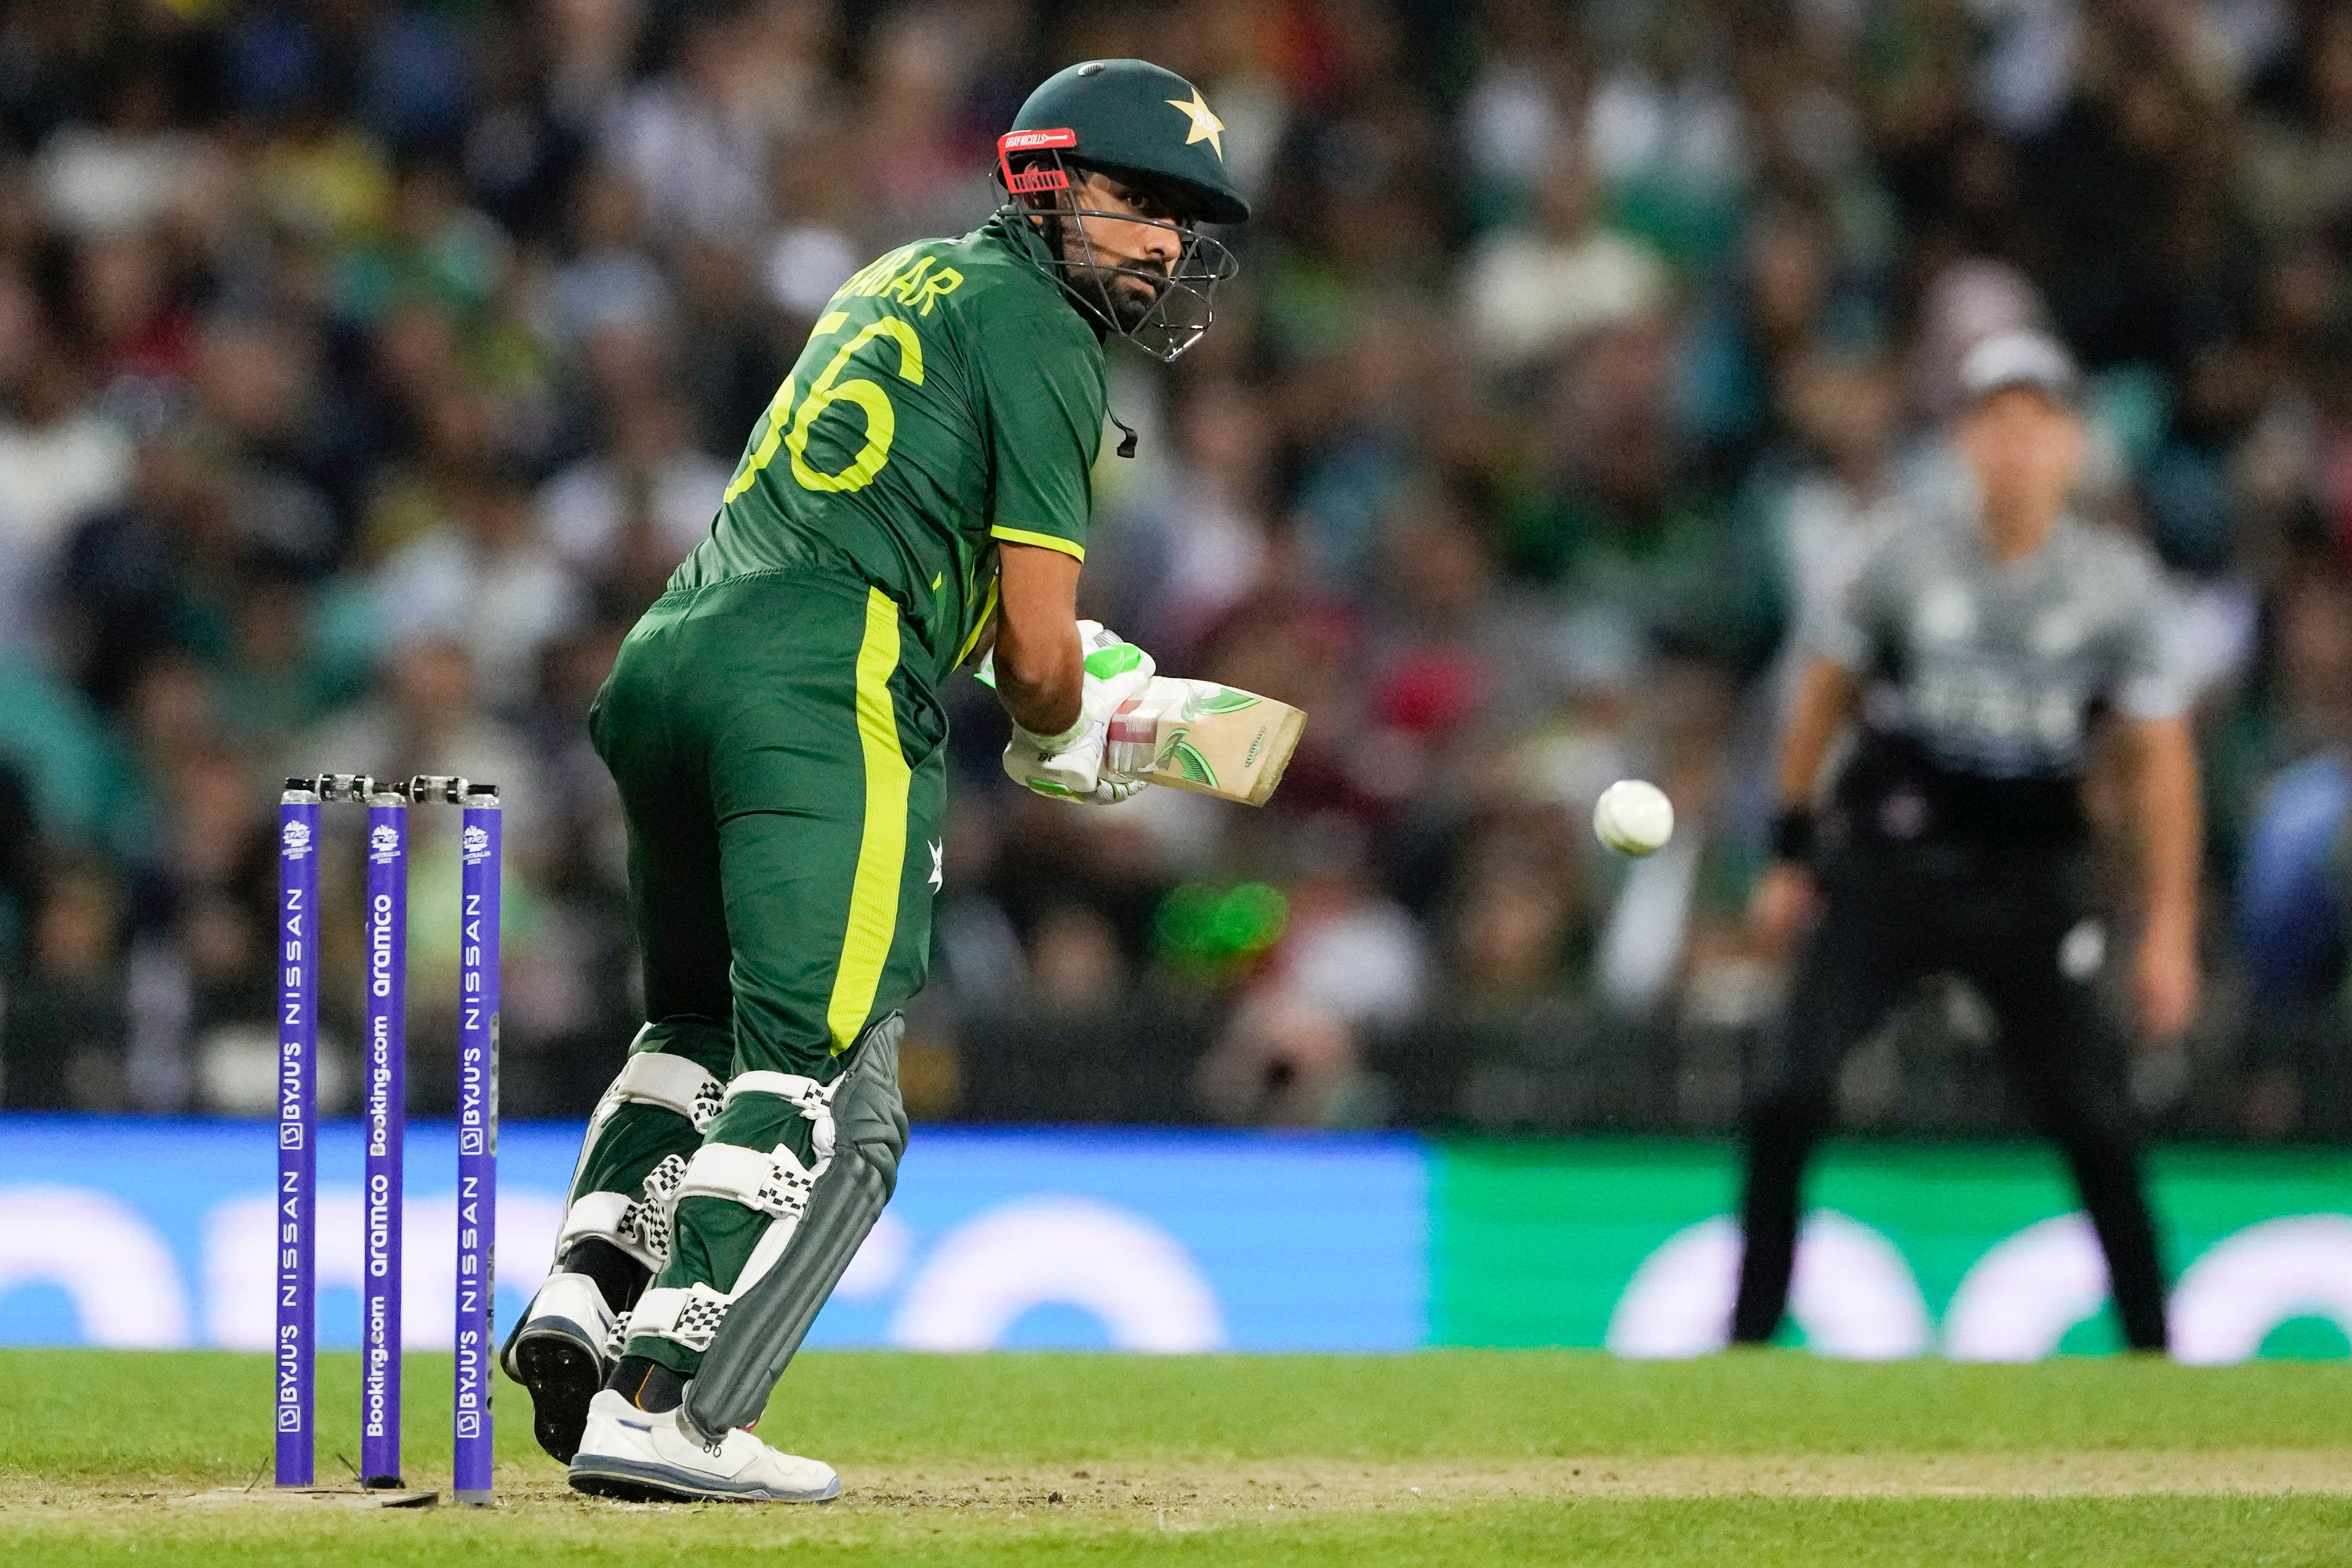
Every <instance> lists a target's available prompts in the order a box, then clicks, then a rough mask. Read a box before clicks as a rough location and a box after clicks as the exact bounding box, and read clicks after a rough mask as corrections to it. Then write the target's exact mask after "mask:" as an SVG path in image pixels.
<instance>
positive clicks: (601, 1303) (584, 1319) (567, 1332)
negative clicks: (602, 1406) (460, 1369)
mask: <svg viewBox="0 0 2352 1568" xmlns="http://www.w3.org/2000/svg"><path fill="white" fill-rule="evenodd" d="M613 1324H614V1317H613V1309H612V1308H611V1307H610V1306H608V1305H606V1304H605V1300H604V1291H602V1290H600V1289H597V1287H596V1281H595V1280H593V1279H590V1278H589V1277H588V1276H587V1275H585V1274H572V1273H568V1272H565V1271H562V1270H560V1269H559V1270H558V1271H557V1272H555V1273H553V1274H551V1275H549V1276H548V1277H547V1283H546V1284H544V1285H541V1287H540V1288H539V1294H538V1295H536V1296H533V1297H532V1298H531V1299H530V1309H529V1310H526V1311H525V1312H524V1313H523V1315H522V1321H520V1322H519V1323H517V1324H516V1325H515V1328H514V1332H513V1333H511V1334H509V1335H508V1336H507V1343H506V1349H505V1350H504V1351H503V1352H500V1354H499V1362H500V1363H501V1364H503V1365H504V1366H505V1367H506V1369H507V1375H508V1376H509V1377H510V1378H513V1379H514V1380H515V1381H516V1382H517V1383H520V1384H522V1385H523V1387H524V1388H525V1389H527V1390H529V1391H530V1409H531V1434H532V1436H536V1437H537V1438H538V1439H539V1446H540V1447H542V1448H544V1449H546V1450H547V1452H548V1454H549V1456H550V1457H551V1458H554V1459H556V1460H557V1461H558V1462H560V1463H562V1464H567V1465H568V1464H570V1463H571V1462H572V1455H573V1454H576V1453H578V1452H579V1451H580V1433H581V1429H582V1428H583V1427H584V1426H587V1424H588V1402H589V1401H590V1400H592V1399H593V1398H595V1397H596V1391H597V1390H598V1389H600V1388H602V1387H604V1377H605V1374H606V1373H609V1372H610V1371H611V1370H612V1363H611V1361H610V1360H609V1358H608V1357H607V1354H606V1351H607V1348H608V1346H609V1343H610V1342H611V1340H612V1336H613Z"/></svg>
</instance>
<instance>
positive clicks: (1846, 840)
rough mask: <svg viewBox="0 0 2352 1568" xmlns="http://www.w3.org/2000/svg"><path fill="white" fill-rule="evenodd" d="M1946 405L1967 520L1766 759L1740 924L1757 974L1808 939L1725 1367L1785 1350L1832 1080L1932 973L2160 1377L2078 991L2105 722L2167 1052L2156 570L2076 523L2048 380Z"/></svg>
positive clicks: (2098, 1060)
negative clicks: (1987, 1039) (1751, 883)
mask: <svg viewBox="0 0 2352 1568" xmlns="http://www.w3.org/2000/svg"><path fill="white" fill-rule="evenodd" d="M1961 380H1962V383H1963V385H1964V387H1965V389H1966V391H1967V393H1968V395H1969V406H1968V407H1967V409H1966V411H1965V412H1964V413H1963V415H1962V416H1961V418H1960V420H1959V424H1958V431H1957V435H1958V448H1959V451H1960V453H1961V455H1962V456H1963V458H1965V459H1966V466H1967V468H1968V471H1969V475H1970V476H1971V477H1972V479H1973V480H1974V484H1973V487H1972V493H1971V494H1970V497H1969V503H1968V504H1967V505H1966V506H1965V507H1963V508H1962V509H1961V510H1960V515H1956V516H1934V517H1923V518H1920V519H1918V520H1916V521H1913V522H1911V523H1909V524H1907V525H1906V526H1903V527H1901V528H1898V529H1897V530H1896V531H1895V533H1894V534H1893V535H1892V536H1891V537H1889V538H1888V539H1886V540H1885V542H1883V543H1881V544H1880V545H1879V546H1878V547H1877V549H1876V550H1875V551H1874V552H1873V554H1872V555H1871V557H1870V559H1869V560H1868V562H1867V563H1866V564H1865V565H1864V568H1863V570H1862V572H1861V574H1860V575H1859V577H1858V578H1857V579H1856V581H1855V583H1854V584H1853V588H1852V590H1851V592H1850V594H1849V595H1848V597H1847V600H1846V603H1845V605H1844V608H1843V612H1842V613H1840V614H1837V615H1834V616H1831V617H1829V620H1828V624H1826V625H1822V626H1815V627H1812V628H1811V630H1810V635H1811V642H1812V647H1813V649H1814V654H1815V657H1814V658H1813V660H1812V663H1811V668H1809V669H1808V670H1807V671H1806V673H1805V675H1804V678H1803V681H1802V684H1801V689H1800V691H1799V694H1798V699H1797V703H1796V708H1795V711H1794V713H1793V715H1792V717H1791V719H1790V726H1789V733H1788V737H1787V741H1786V742H1785V745H1784V748H1783V751H1782V753H1781V759H1780V786H1779V787H1780V805H1781V809H1780V817H1779V822H1778V826H1777V829H1776V832H1775V842H1774V858H1775V865H1774V867H1773V868H1772V870H1771V871H1770V872H1769V874H1768V875H1767V876H1766V878H1765V879H1764V880H1763V881H1762V882H1761V883H1760V884H1759V887H1758V889H1757V893H1756V904H1755V912H1756V916H1757V921H1758V923H1759V928H1760V935H1761V937H1762V939H1763V941H1764V942H1765V944H1766V946H1767V947H1768V949H1771V950H1784V949H1785V948H1786V946H1787V945H1788V943H1789V942H1790V940H1791V938H1792V937H1793V936H1794V935H1795V933H1796V931H1797V930H1798V928H1799V926H1800V925H1801V923H1802V922H1803V921H1805V920H1806V919H1807V918H1808V917H1809V916H1811V915H1813V914H1816V913H1817V914H1818V917H1819V918H1818V921H1817V923H1815V924H1814V925H1813V926H1812V928H1811V933H1810V935H1809V936H1807V937H1806V939H1805V948H1804V952H1803V955H1802V957H1801V961H1800V963H1799V965H1798V968H1797V971H1796V980H1795V984H1794V990H1793V992H1792V994H1791V996H1790V1005H1789V1008H1788V1016H1787V1018H1786V1020H1785V1023H1784V1025H1783V1027H1782V1029H1781V1031H1780V1046H1781V1049H1780V1061H1779V1062H1778V1063H1777V1070H1775V1071H1769V1072H1768V1073H1767V1074H1766V1075H1765V1079H1764V1082H1763V1085H1762V1092H1761V1093H1760V1094H1759V1095H1757V1096H1756V1097H1755V1099H1754V1100H1753V1103H1752V1107H1751V1110H1750V1116H1749V1127H1748V1188H1747V1199H1746V1209H1745V1224H1746V1234H1747V1250H1746V1254H1745V1257H1744V1259H1743V1261H1742V1264H1741V1268H1740V1276H1739V1296H1738V1305H1737V1306H1736V1307H1735V1309H1734V1311H1733V1318H1732V1325H1731V1337H1732V1340H1733V1342H1735V1343H1743V1344H1760V1343H1763V1342H1767V1341H1769V1340H1770V1339H1771V1337H1772V1335H1773V1333H1774V1332H1775V1331H1776V1330H1777V1329H1778V1328H1779V1326H1780V1320H1781V1316H1782V1314H1783V1312H1784V1310H1786V1307H1787V1304H1788V1299H1789V1282H1790V1272H1791V1269H1792V1267H1793V1263H1794V1259H1795V1255H1796V1244H1797V1221H1798V1213H1799V1191H1800V1187H1801V1183H1802V1179H1803V1175H1804V1169H1805V1163H1806V1161H1807V1159H1808V1158H1809V1157H1810V1155H1811V1152H1812V1151H1813V1148H1814V1145H1815V1144H1816V1143H1818V1142H1820V1140H1821V1138H1822V1135H1823V1134H1824V1133H1825V1132H1826V1131H1828V1130H1829V1127H1830V1124H1831V1121H1832V1103H1833V1099H1834V1095H1835V1089H1836V1082H1837V1074H1838V1068H1839V1067H1840V1065H1841V1064H1842V1063H1843V1061H1844V1059H1845V1058H1846V1055H1847V1053H1848V1052H1850V1051H1851V1050H1852V1049H1853V1047H1855V1046H1856V1045H1858V1044H1860V1043H1861V1042H1862V1041H1863V1040H1864V1038H1865V1037H1868V1036H1869V1035H1870V1034H1871V1033H1872V1032H1873V1031H1874V1029H1876V1028H1877V1027H1878V1026H1879V1025H1880V1024H1881V1023H1883V1022H1884V1021H1885V1017H1886V1016H1887V1014H1888V1011H1889V1010H1890V1008H1891V1007H1892V1006H1893V1005H1895V1004H1896V1003H1898V1002H1899V1001H1901V1000H1902V999H1903V997H1904V995H1905V994H1906V992H1907V991H1909V990H1910V989H1911V988H1912V987H1913V986H1914V985H1916V984H1917V983H1918V982H1919V981H1920V980H1922V979H1923V978H1925V977H1927V975H1930V974H1934V973H1942V972H1947V971H1950V972H1957V973H1959V974H1961V975H1963V976H1965V977H1966V978H1967V979H1969V981H1970V982H1972V983H1973V984H1975V985H1976V987H1977V988H1978V989H1979V992H1980V993H1981V994H1982V995H1983V997H1984V1000H1985V1001H1986V1003H1987V1004H1989V1005H1990V1008H1991V1010H1992V1013H1993V1016H1994V1018H1995V1019H1996V1020H1997V1022H1998V1024H1999V1026H2000V1055H2001V1059H2002V1063H2003V1066H2004V1067H2005V1068H2006V1069H2007V1072H2008V1077H2009V1080H2010V1082H2011V1085H2012V1087H2013V1089H2014V1090H2015V1092H2016V1093H2017V1094H2018V1095H2019V1097H2020V1099H2021V1104H2022V1107H2023V1109H2024V1110H2026V1111H2027V1112H2028V1113H2029V1114H2031V1115H2032V1117H2033V1118H2034V1120H2035V1121H2037V1122H2039V1123H2040V1124H2041V1125H2042V1127H2044V1128H2045V1129H2047V1131H2049V1132H2050V1134H2051V1135H2052V1136H2053V1137H2054V1138H2055V1139H2056V1140H2057V1141H2058V1143H2059V1145H2060V1147H2061V1148H2063V1150H2064V1151H2065V1154H2066V1159H2067V1162H2068V1163H2069V1164H2070V1165H2071V1166H2072V1167H2073V1171H2074V1181H2075V1184H2076V1185H2077V1186H2078V1187H2079V1188H2080V1189H2081V1192H2082V1195H2083V1205H2084V1208H2085V1209H2087V1210H2088V1211H2089V1213H2090V1216H2091V1223H2092V1225H2093V1226H2095V1228H2096V1230H2097V1232H2098V1237H2099V1244H2100V1246H2101V1247H2102V1248H2104V1250H2105V1253H2106V1259H2107V1271H2108V1276H2109V1280H2110V1289H2111V1290H2112V1292H2113V1295H2114V1299H2115V1301H2116V1308H2117V1310H2118V1313H2119V1315H2120V1316H2121V1318H2122V1320H2123V1329H2124V1337H2125V1339H2126V1342H2128V1343H2129V1344H2130V1345H2131V1346H2132V1347H2133V1348H2134V1349H2137V1350H2146V1351H2161V1350H2163V1349H2164V1348H2165V1323H2164V1283H2163V1274H2162V1270H2161V1268H2160V1265H2159V1263H2158V1257H2157V1247H2156V1236H2155V1228H2154V1226H2153V1225H2152V1223H2151V1222H2150V1219H2149V1215H2148V1209H2147V1199H2146V1198H2145V1196H2144V1195H2143V1194H2142V1191H2141V1177H2140V1168H2139V1145H2138V1141H2137V1135H2136V1133H2135V1131H2134V1129H2133V1126H2132V1114H2131V1110H2130V1108H2129V1106H2128V1104H2127V1102H2126V1096H2125V1092H2124V1086H2125V1081H2126V1074H2125V1071H2124V1061H2123V1057H2124V1052H2123V1049H2122V1045H2121V1041H2120V1039H2119V1038H2118V1037H2117V1036H2116V1032H2115V1031H2114V1030H2113V1029H2112V1028H2111V1026H2109V1024H2108V1021H2107V1018H2106V1015H2105V1012H2104V1010H2103V1009H2102V1007H2101V1005H2100V1001H2099V997H2098V994H2097V991H2096V984H2097V981H2098V978H2099V976H2100V973H2101V972H2102V971H2103V970H2104V968H2105V955H2106V948H2107V943H2106V936H2105V930H2106V928H2105V924H2104V923H2103V921H2102V919H2101V916H2100V914H2099V912H2098V911H2097V910H2095V909H2094V908H2093V907H2092V906H2091V905H2090V904H2089V902H2088V901H2087V900H2086V899H2085V897H2084V886H2083V884H2084V859H2085V854H2084V848H2085V840H2086V838H2087V837H2088V835H2087V826H2086V823H2085V820H2084V811H2083V805H2082V802H2081V799H2080V791H2081V786H2082V782H2083V772H2084V755H2085V750H2086V748H2087V746H2088V745H2089V743H2090V741H2091V739H2092V734H2093V730H2094V726H2095V723H2096V722H2097V721H2099V720H2100V718H2101V717H2102V716H2103V715H2107V714H2112V715H2113V717H2114V720H2115V721H2116V722H2117V723H2119V724H2120V725H2121V726H2122V729H2123V731H2124V734H2123V740H2124V741H2125V742H2126V748H2127V753H2128V763H2129V768H2130V774H2131V778H2132V787H2131V795H2130V811H2129V814H2128V815H2129V820H2130V823H2131V831H2132V833H2133V834H2134V835H2135V836H2136V837H2137V846H2138V849H2139V863H2140V872H2141V882H2140V891H2141V897H2142V903H2143V911H2142V912H2143V916H2144V924H2143V928H2142V931H2141V933H2140V940H2139V947H2138V961H2137V976H2136V978H2137V986H2136V993H2137V1003H2138V1009H2139V1021H2140V1024H2141V1026H2142V1029H2143V1031H2144V1034H2145V1036H2146V1037H2147V1038H2149V1039H2151V1040H2166V1039H2169V1038H2170V1037H2173V1036H2175V1035H2177V1034H2178V1033H2179V1031H2180V1030H2181V1029H2182V1028H2183V1027H2184V1026H2186V1025H2187V1023H2188V1022H2189V1016H2190V1015H2191V1013H2192V1011H2193V1010H2194V1008H2195V1005H2196V1000H2197V984H2198V981H2197V955H2196V931H2197V901H2196V890H2197V877H2198V866H2199V858H2200V823H2199V815H2198V789H2197V764H2196V757H2195V752H2194V750H2193V748H2192V742H2191V737H2190V732H2189V721H2188V716H2187V710H2188V708H2189V697H2190V682H2189V678H2188V676H2187V674H2186V672H2185V671H2184V670H2183V669H2182V668H2180V664H2179V658H2178V657H2177V655H2176V653H2175V650H2174V649H2173V648H2172V647H2170V646H2169V645H2168V641H2167V638H2166V637H2165V635H2164V631H2163V627H2164V624H2165V619H2166V617H2165V615H2164V608H2165V605H2164V591H2163V587H2162V579H2161V577H2160V575H2159V574H2158V568H2157V565H2156V563H2155V561H2154V560H2153V558H2152V557H2151V556H2150V555H2149V554H2148V552H2147V551H2146V550H2145V549H2144V548H2143V547H2142V546H2141V545H2140V544H2138V543H2137V542H2135V541H2133V540H2130V539H2127V538H2126V537H2123V536H2121V535H2118V534H2116V533H2114V532H2111V531H2105V530H2101V529H2098V528H2095V527H2094V526H2092V525H2090V524H2088V523H2086V522H2084V521H2082V520H2080V519H2078V518H2077V517H2075V516H2074V514H2072V513H2071V512H2070V511H2069V510H2068V509H2067V503H2068V498H2069V495H2070V492H2071V491H2072V489H2073V487H2074V479H2075V475H2076V472H2077V470H2078V469H2079V468H2080V467H2081V465H2082V461H2083V458H2084V451H2085V447H2086V435H2085V431H2084V422H2083V419H2082V417H2081V416H2080V414H2079V413H2078V411H2077V410H2076V407H2075V401H2074V400H2075V395H2076V379H2075V374H2074V366H2073V363H2072V362H2071V361H2070V359H2069V357H2068V356H2067V354H2066V353H2065V351H2064V350H2063V348H2061V347H2060V346H2059V345H2058V344H2057V343H2056V342H2053V341H2051V340H2049V339H2048V338H2045V337H2042V336H2040V335H2038V334H2035V333H2031V332H2023V331H2016V332H2007V333H2002V334H2000V335H1997V336H1994V337H1992V338H1990V339H1988V340H1986V341H1985V342H1982V343H1980V344H1979V345H1978V346H1977V347H1976V348H1975V349H1974V350H1973V351H1972V352H1971V353H1970V354H1969V357H1968V359H1967V361H1966V362H1965V363H1964V364H1963V366H1962V369H1961ZM1849 721H1857V727H1858V731H1859V732H1858V736H1857V738H1856V740H1855V742H1854V744H1853V751H1852V753H1851V755H1850V756H1849V757H1848V759H1847V760H1846V762H1845V763H1844V765H1843V768H1842V770H1841V771H1840V772H1839V774H1838V777H1837V780H1836V784H1835V786H1834V788H1833V789H1832V792H1831V802H1832V804H1831V805H1829V806H1828V807H1827V808H1826V809H1825V810H1822V811H1821V812H1820V813H1819V814H1818V815H1817V814H1816V811H1815V806H1814V802H1815V797H1816V792H1817V788H1818V786H1819V784H1820V781H1821V776H1822V769H1823V765H1824V763H1826V762H1827V761H1828V759H1829V757H1830V754H1831V752H1832V747H1833V746H1834V745H1835V744H1836V743H1837V742H1838V740H1839V738H1840V736H1841V735H1842V734H1843V731H1845V729H1846V727H1847V724H1848V722H1849Z"/></svg>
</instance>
